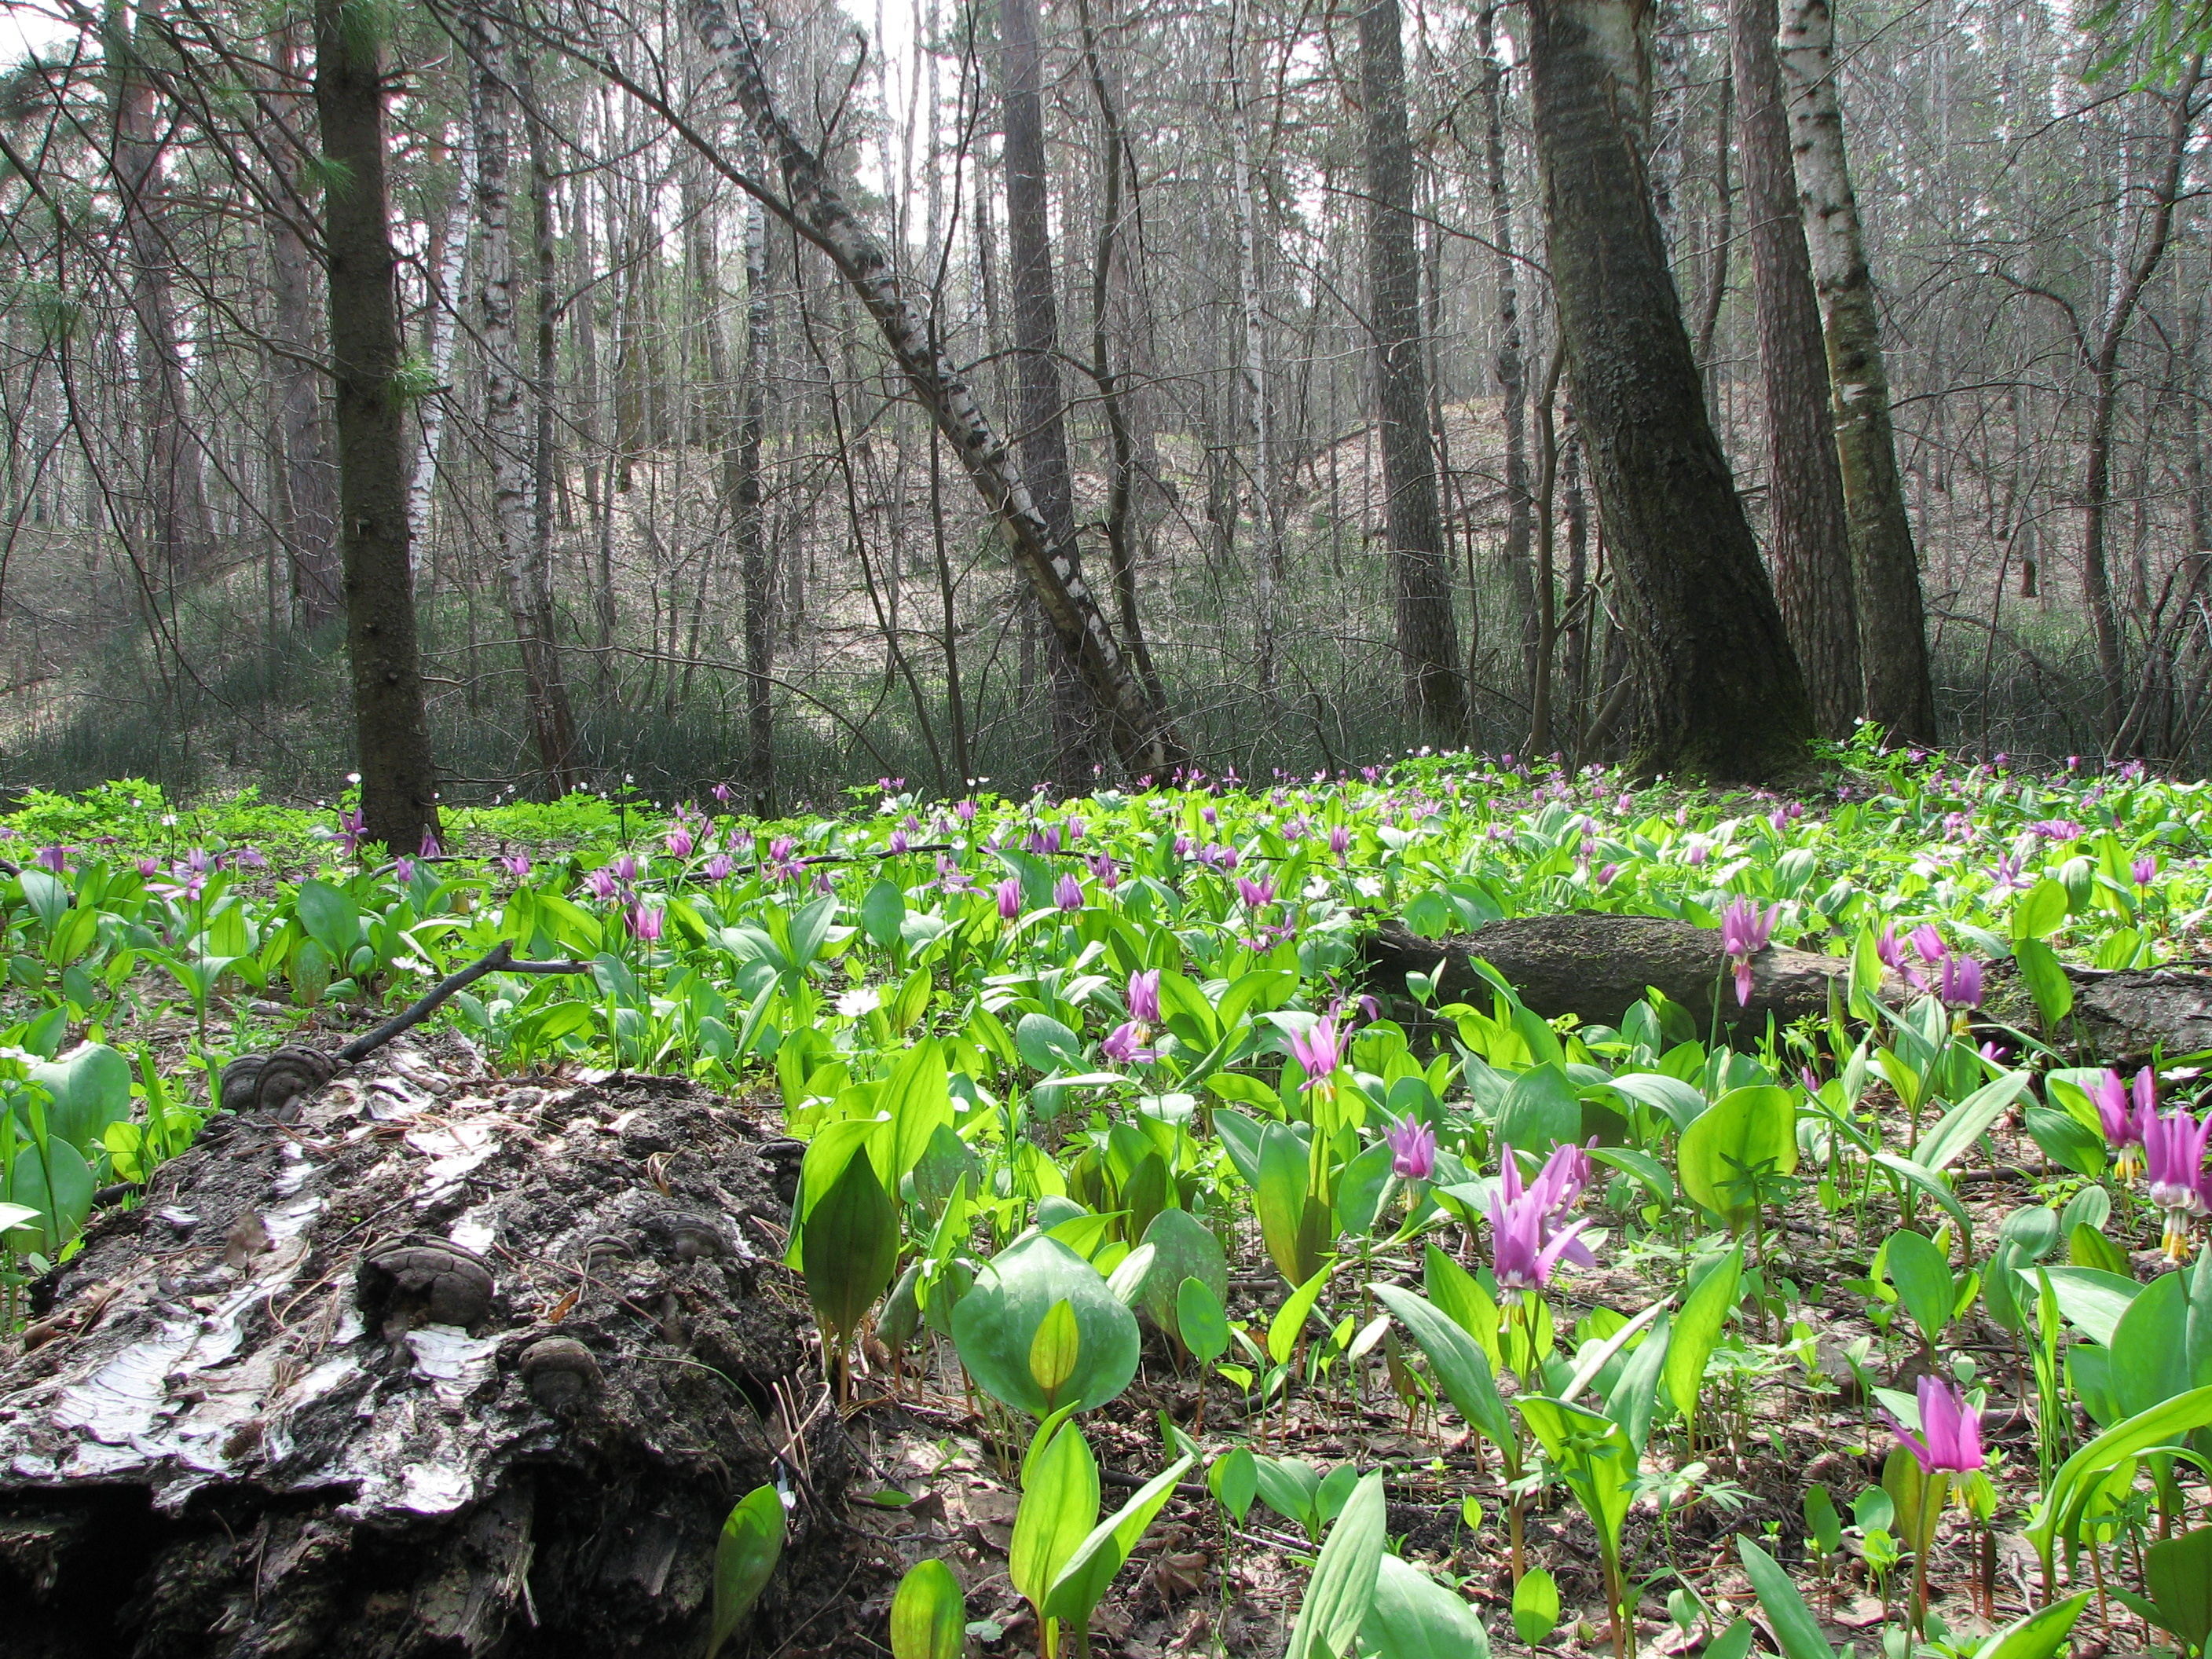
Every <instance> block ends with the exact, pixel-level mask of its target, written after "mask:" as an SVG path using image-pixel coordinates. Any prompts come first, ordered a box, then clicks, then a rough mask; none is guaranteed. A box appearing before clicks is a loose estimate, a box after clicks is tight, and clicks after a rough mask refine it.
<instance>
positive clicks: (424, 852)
mask: <svg viewBox="0 0 2212 1659" xmlns="http://www.w3.org/2000/svg"><path fill="white" fill-rule="evenodd" d="M418 851H419V854H420V856H422V857H423V858H426V859H435V858H442V857H443V856H444V855H445V851H446V849H445V848H442V847H441V846H440V845H439V844H438V832H437V831H436V830H435V829H425V830H424V831H423V832H422V847H421V848H419V849H418Z"/></svg>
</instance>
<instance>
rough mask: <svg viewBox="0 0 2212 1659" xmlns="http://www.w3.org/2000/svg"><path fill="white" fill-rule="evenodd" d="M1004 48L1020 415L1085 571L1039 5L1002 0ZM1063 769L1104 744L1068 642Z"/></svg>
mask: <svg viewBox="0 0 2212 1659" xmlns="http://www.w3.org/2000/svg"><path fill="white" fill-rule="evenodd" d="M999 45H1000V54H1001V61H1000V83H1001V90H1002V94H1003V104H1002V108H1001V112H1000V120H1001V123H1002V127H1003V131H1004V132H1005V135H1006V140H1005V145H1004V151H1003V159H1004V161H1005V163H1006V299H1007V304H1008V306H1009V307H1010V308H1011V310H1012V313H1013V316H1012V321H1013V347H1014V417H1015V422H1016V428H1015V429H1016V430H1017V432H1018V434H1019V440H1018V442H1019V447H1020V450H1021V457H1022V478H1023V481H1024V483H1027V484H1028V485H1029V488H1030V500H1031V501H1034V502H1036V510H1037V513H1038V514H1039V515H1040V516H1041V517H1042V519H1043V520H1044V524H1045V529H1046V531H1047V532H1048V534H1049V536H1050V538H1051V540H1050V541H1049V542H1048V546H1050V547H1051V548H1052V549H1053V550H1054V553H1055V554H1056V555H1057V556H1059V557H1060V558H1061V559H1063V560H1064V561H1065V562H1066V564H1067V567H1068V568H1069V569H1071V570H1078V571H1079V570H1080V569H1081V568H1082V561H1081V555H1080V551H1079V547H1078V545H1077V543H1076V539H1075V483H1074V478H1073V474H1072V472H1071V471H1070V469H1069V466H1068V459H1067V421H1066V404H1065V400H1064V399H1063V398H1062V397H1061V395H1060V310H1059V305H1058V302H1057V301H1056V299H1055V297H1054V285H1053V269H1052V199H1051V192H1050V190H1049V188H1048V186H1047V185H1046V183H1045V153H1044V52H1043V49H1042V47H1041V46H1039V45H1038V43H1037V8H1036V0H1000V7H999ZM1050 657H1051V663H1050V675H1051V683H1052V748H1053V771H1054V775H1056V776H1057V777H1058V778H1059V780H1060V782H1061V783H1062V784H1064V785H1067V786H1069V787H1074V786H1075V785H1076V784H1078V783H1079V782H1080V781H1083V779H1084V778H1085V775H1086V774H1087V773H1088V771H1089V769H1090V767H1091V755H1092V752H1093V750H1094V749H1095V747H1096V740H1095V737H1094V734H1093V732H1092V731H1091V724H1092V722H1091V718H1090V710H1089V709H1088V708H1087V707H1086V706H1085V702H1086V700H1085V696H1084V694H1083V689H1082V684H1081V681H1080V678H1079V676H1078V673H1077V671H1076V665H1075V661H1074V659H1073V655H1072V653H1070V651H1069V650H1068V647H1067V642H1066V641H1065V640H1063V639H1061V638H1060V636H1059V635H1058V633H1057V632H1056V631H1055V633H1054V638H1053V642H1052V647H1051V651H1050Z"/></svg>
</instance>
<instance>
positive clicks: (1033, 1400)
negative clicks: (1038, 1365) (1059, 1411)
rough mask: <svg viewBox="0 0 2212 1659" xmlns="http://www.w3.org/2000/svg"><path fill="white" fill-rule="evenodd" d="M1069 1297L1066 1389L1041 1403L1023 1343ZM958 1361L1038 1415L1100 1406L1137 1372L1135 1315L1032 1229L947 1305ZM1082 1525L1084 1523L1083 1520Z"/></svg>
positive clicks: (1091, 1272) (1084, 1265)
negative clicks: (1072, 1360)
mask: <svg viewBox="0 0 2212 1659" xmlns="http://www.w3.org/2000/svg"><path fill="white" fill-rule="evenodd" d="M1063 1300H1064V1301H1066V1302H1067V1303H1069V1304H1071V1305H1072V1306H1073V1310H1074V1315H1075V1322H1076V1326H1077V1328H1078V1330H1079V1332H1080V1334H1081V1338H1082V1346H1081V1349H1080V1352H1079V1356H1078V1358H1077V1364H1076V1369H1075V1372H1074V1374H1073V1376H1070V1377H1069V1378H1068V1381H1067V1383H1066V1392H1065V1394H1064V1395H1063V1397H1061V1398H1060V1399H1059V1400H1056V1401H1048V1399H1047V1397H1046V1395H1045V1394H1044V1392H1043V1390H1042V1389H1039V1388H1038V1387H1037V1385H1036V1379H1035V1378H1034V1377H1032V1376H1030V1369H1029V1353H1030V1343H1031V1342H1032V1341H1034V1340H1036V1331H1037V1327H1038V1326H1040V1325H1042V1323H1043V1322H1044V1318H1045V1316H1046V1314H1048V1312H1050V1311H1051V1310H1052V1307H1053V1304H1054V1303H1057V1302H1060V1301H1063ZM952 1340H953V1346H955V1347H956V1348H957V1349H958V1351H959V1354H960V1363H961V1364H963V1366H965V1367H966V1368H967V1370H968V1374H969V1376H971V1377H973V1378H974V1379H975V1382H976V1383H977V1384H978V1385H979V1386H980V1387H981V1388H982V1389H984V1391H985V1392H987V1394H989V1395H991V1396H992V1397H993V1398H994V1399H995V1400H997V1401H1000V1403H1001V1404H1004V1405H1007V1406H1012V1407H1014V1408H1015V1409H1016V1410H1017V1411H1024V1412H1027V1413H1029V1414H1030V1416H1032V1417H1038V1418H1042V1417H1043V1416H1045V1415H1047V1414H1048V1413H1049V1412H1051V1411H1052V1410H1053V1409H1054V1407H1055V1406H1058V1405H1066V1404H1071V1403H1072V1404H1074V1405H1077V1406H1078V1407H1079V1408H1080V1409H1082V1410H1085V1411H1091V1410H1093V1409H1095V1408H1097V1407H1100V1406H1103V1405H1104V1404H1105V1403H1106V1402H1107V1401H1109V1400H1111V1399H1113V1398H1114V1397H1115V1395H1119V1394H1120V1393H1121V1390H1122V1389H1126V1388H1127V1387H1128V1386H1129V1379H1130V1378H1131V1377H1133V1376H1135V1375H1136V1374H1137V1354H1138V1349H1139V1334H1138V1330H1137V1317H1136V1316H1135V1315H1134V1314H1133V1313H1131V1312H1130V1311H1129V1310H1128V1309H1127V1307H1125V1306H1123V1305H1122V1304H1121V1299H1120V1298H1119V1297H1116V1296H1115V1294H1114V1292H1113V1291H1111V1290H1110V1289H1109V1288H1108V1286H1107V1284H1106V1281H1105V1280H1104V1279H1101V1278H1100V1277H1099V1276H1098V1270H1097V1268H1095V1267H1092V1266H1091V1264H1090V1263H1089V1262H1088V1261H1085V1260H1084V1259H1083V1258H1082V1257H1081V1256H1079V1255H1077V1254H1076V1253H1075V1252H1074V1251H1073V1250H1072V1249H1068V1247H1067V1246H1066V1245H1065V1244H1063V1243H1060V1240H1058V1239H1056V1238H1053V1237H1048V1236H1047V1235H1045V1234H1042V1233H1036V1234H1032V1235H1030V1237H1027V1238H1024V1239H1022V1240H1020V1241H1019V1242H1018V1243H1015V1244H1013V1245H1012V1246H1011V1247H1009V1248H1008V1249H1005V1250H1002V1251H1000V1253H999V1254H998V1255H996V1256H994V1257H993V1258H992V1259H991V1260H990V1261H988V1262H987V1263H985V1264H984V1266H983V1267H982V1269H981V1272H979V1273H977V1274H976V1275H975V1285H973V1286H972V1287H971V1288H970V1289H969V1291H968V1293H967V1294H966V1295H965V1296H963V1297H961V1298H960V1304H959V1305H958V1306H957V1307H956V1308H955V1309H953V1310H952ZM1088 1524H1089V1522H1085V1525H1088Z"/></svg>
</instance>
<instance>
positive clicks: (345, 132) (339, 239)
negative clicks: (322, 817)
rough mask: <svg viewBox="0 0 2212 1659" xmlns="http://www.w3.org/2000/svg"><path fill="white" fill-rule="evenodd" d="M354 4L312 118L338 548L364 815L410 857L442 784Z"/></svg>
mask: <svg viewBox="0 0 2212 1659" xmlns="http://www.w3.org/2000/svg"><path fill="white" fill-rule="evenodd" d="M361 34H362V31H361V27H360V22H359V19H358V17H357V16H356V13H355V9H354V8H353V7H351V6H350V5H349V4H348V3H347V0H317V3H316V7H315V113H316V118H317V119H318V120H319V123H320V125H321V131H322V139H323V155H324V159H325V161H327V162H328V163H329V164H330V165H331V170H332V173H333V174H334V176H335V178H336V179H339V180H343V183H334V184H333V185H332V186H331V188H330V189H329V190H328V191H326V192H325V207H324V215H323V243H324V247H325V258H326V260H327V262H328V269H329V273H330V342H331V366H332V368H333V369H334V371H335V373H336V377H337V404H336V413H337V422H336V424H337V463H338V526H339V532H338V546H339V550H340V555H341V557H342V560H343V570H344V576H345V602H346V646H347V649H348V652H349V654H350V657H351V659H352V664H353V696H354V720H355V725H356V733H357V740H358V744H359V759H360V766H361V777H362V782H361V801H362V813H363V815H364V817H366V819H367V828H368V838H369V839H370V840H371V841H374V842H380V843H382V844H383V845H384V846H386V847H387V848H391V849H392V851H393V852H395V853H410V854H411V853H413V852H414V851H415V850H416V848H418V847H419V846H420V845H421V844H422V839H423V837H424V836H426V835H428V834H434V833H435V831H436V829H437V827H438V796H437V774H436V769H435V767H434V765H433V764H432V762H431V758H430V729H429V722H428V719H427V718H426V716H425V715H424V713H423V708H422V664H421V659H420V654H419V652H418V650H417V647H416V639H415V586H414V580H413V573H412V572H411V570H410V568H409V565H408V538H407V439H406V428H405V423H404V420H403V418H402V415H403V411H402V410H401V407H400V402H399V399H398V397H397V396H396V395H395V393H394V391H393V388H392V379H393V376H394V375H395V374H397V372H398V368H399V362H400V356H401V351H400V338H399V313H398V307H397V303H396V301H395V297H394V293H393V283H392V277H393V274H394V269H395V267H396V265H397V264H398V261H397V259H396V258H395V257H394V254H393V252H392V227H391V222H390V220H389V217H388V215H387V207H386V191H385V176H384V160H385V136H384V66H383V64H382V62H381V61H380V60H381V58H382V53H381V52H380V51H379V50H378V49H377V48H376V47H375V46H374V45H370V44H367V43H364V42H363V41H362V38H361Z"/></svg>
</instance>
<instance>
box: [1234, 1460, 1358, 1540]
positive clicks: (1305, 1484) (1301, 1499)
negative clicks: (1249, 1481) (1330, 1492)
mask: <svg viewBox="0 0 2212 1659" xmlns="http://www.w3.org/2000/svg"><path fill="white" fill-rule="evenodd" d="M1252 1472H1253V1478H1254V1480H1255V1481H1256V1482H1257V1486H1258V1491H1259V1493H1260V1501H1261V1503H1263V1504H1266V1505H1267V1507H1268V1508H1269V1509H1271V1510H1274V1512H1275V1513H1276V1514H1278V1515H1279V1516H1282V1517H1283V1519H1284V1520H1285V1521H1287V1522H1290V1523H1291V1525H1292V1526H1294V1527H1297V1528H1300V1529H1301V1530H1303V1531H1304V1533H1305V1534H1306V1536H1307V1537H1309V1538H1311V1539H1314V1540H1316V1541H1319V1539H1320V1537H1321V1529H1322V1527H1323V1526H1325V1525H1326V1524H1327V1523H1328V1518H1327V1517H1326V1516H1323V1515H1322V1512H1321V1471H1320V1470H1318V1469H1316V1468H1314V1466H1313V1465H1312V1464H1310V1463H1309V1462H1306V1461H1305V1459H1304V1458H1303V1457H1255V1458H1254V1459H1253V1460H1252ZM1355 1478H1356V1477H1355Z"/></svg>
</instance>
